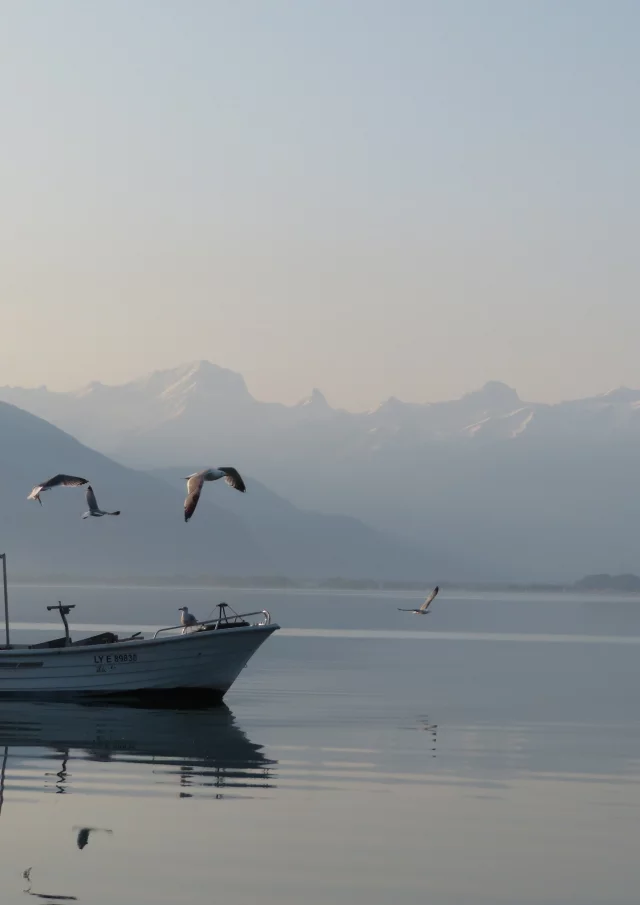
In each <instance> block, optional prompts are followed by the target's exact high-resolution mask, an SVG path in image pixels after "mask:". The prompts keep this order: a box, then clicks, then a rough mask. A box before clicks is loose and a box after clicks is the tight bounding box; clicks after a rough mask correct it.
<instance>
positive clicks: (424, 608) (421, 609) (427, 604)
mask: <svg viewBox="0 0 640 905" xmlns="http://www.w3.org/2000/svg"><path fill="white" fill-rule="evenodd" d="M439 590H440V588H439V587H438V585H436V586H435V588H434V589H433V591H432V592H431V593H430V594H429V596H428V597H427V599H426V600H425V602H424V603H423V604H422V606H419V607H418V609H417V610H406V609H403V608H402V607H400V606H399V607H398V610H399V611H400V612H401V613H415V614H416V616H426V615H427V614H428V612H429V607H430V606H431V602H432V600H434V598H435V597H437V596H438V591H439Z"/></svg>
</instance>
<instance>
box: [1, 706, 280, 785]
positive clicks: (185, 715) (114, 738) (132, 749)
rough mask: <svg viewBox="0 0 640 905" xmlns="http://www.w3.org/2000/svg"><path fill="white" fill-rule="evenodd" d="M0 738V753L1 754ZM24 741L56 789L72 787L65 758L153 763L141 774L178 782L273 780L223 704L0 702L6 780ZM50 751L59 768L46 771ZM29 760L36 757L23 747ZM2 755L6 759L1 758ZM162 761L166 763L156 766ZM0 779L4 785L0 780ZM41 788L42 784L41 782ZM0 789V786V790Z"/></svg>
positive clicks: (271, 765) (260, 752)
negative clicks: (150, 705)
mask: <svg viewBox="0 0 640 905" xmlns="http://www.w3.org/2000/svg"><path fill="white" fill-rule="evenodd" d="M2 746H4V757H2V750H3V749H2ZM25 748H27V749H32V748H41V749H48V751H45V752H43V754H42V757H43V773H42V776H43V779H44V781H45V785H48V784H49V783H48V782H47V781H46V777H47V776H52V775H53V779H54V785H55V787H56V790H57V791H59V792H68V791H73V784H72V783H70V782H69V779H68V771H69V766H68V761H69V760H71V761H73V760H85V761H101V762H109V761H113V762H124V763H131V764H136V765H137V766H142V767H143V770H144V765H152V766H153V767H154V770H152V771H148V770H147V771H144V778H145V779H146V780H148V778H149V777H153V780H152V781H153V782H154V783H162V784H163V785H167V784H169V785H171V784H173V783H172V782H171V779H170V778H171V777H172V776H175V777H176V784H178V785H179V786H181V787H185V786H196V787H197V786H200V787H215V788H229V787H230V788H252V787H256V788H259V787H260V788H265V787H267V788H268V787H271V786H272V784H273V768H274V764H275V762H274V761H272V760H269V759H268V758H267V757H265V755H264V753H263V750H262V746H261V745H257V744H255V743H254V742H251V741H249V739H248V738H247V736H246V735H245V733H244V732H243V731H242V729H240V727H239V726H238V725H237V723H236V721H235V717H234V716H233V714H232V712H231V711H230V710H229V708H228V707H226V706H225V705H218V706H215V707H210V708H189V709H175V708H174V709H157V708H154V709H150V708H145V707H140V706H138V707H131V706H122V705H117V706H116V705H105V704H104V703H100V704H98V703H93V704H79V703H70V702H51V703H45V702H18V701H3V702H1V703H0V758H1V759H2V761H3V762H4V767H5V769H4V770H3V771H2V772H3V773H4V774H5V782H4V785H6V787H7V788H10V785H11V782H10V776H11V761H12V759H13V758H17V759H20V758H22V757H24V756H25V753H26V752H25V750H24V749H25ZM52 755H53V756H54V757H56V758H60V759H61V762H62V763H61V769H60V770H59V771H58V772H55V771H54V773H53V774H51V770H50V766H51V765H50V763H49V761H50V759H51V757H52ZM28 756H29V760H30V763H31V764H32V765H33V764H34V757H33V754H32V753H31V752H28ZM7 762H8V766H7ZM159 767H160V768H162V767H165V768H166V769H164V770H158V768H159ZM0 785H2V784H1V783H0ZM40 788H42V786H40ZM4 791H5V790H4V789H0V793H4Z"/></svg>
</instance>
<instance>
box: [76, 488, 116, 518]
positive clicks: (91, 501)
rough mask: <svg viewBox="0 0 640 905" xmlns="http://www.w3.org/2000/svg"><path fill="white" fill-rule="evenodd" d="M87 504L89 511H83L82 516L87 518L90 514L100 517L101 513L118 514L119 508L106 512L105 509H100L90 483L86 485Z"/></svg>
mask: <svg viewBox="0 0 640 905" xmlns="http://www.w3.org/2000/svg"><path fill="white" fill-rule="evenodd" d="M87 506H88V507H89V511H88V512H85V513H84V514H83V516H82V518H89V517H90V516H94V517H95V518H100V517H101V516H103V515H120V510H119V509H116V511H115V512H106V510H104V509H101V508H100V507H99V506H98V501H97V500H96V495H95V493H94V492H93V487H92V486H91V484H89V486H88V487H87Z"/></svg>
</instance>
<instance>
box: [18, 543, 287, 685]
mask: <svg viewBox="0 0 640 905" xmlns="http://www.w3.org/2000/svg"><path fill="white" fill-rule="evenodd" d="M0 558H2V561H3V579H4V598H5V626H6V644H4V645H2V646H0V696H4V695H21V696H24V697H37V698H43V697H65V696H78V695H89V696H98V695H136V696H138V695H145V694H146V695H148V694H152V693H154V692H155V693H157V694H160V695H161V696H165V695H166V694H169V693H171V692H178V693H182V692H183V691H184V690H189V692H190V694H191V695H194V694H197V693H200V694H202V695H204V696H207V697H212V698H218V699H220V700H221V699H222V698H223V696H224V695H225V693H226V692H227V691H228V690H229V688H230V687H231V685H232V684H233V682H234V681H235V680H236V678H237V677H238V675H239V674H240V672H241V671H242V669H243V668H244V667H245V666H246V665H247V663H248V662H249V660H250V659H251V657H252V656H253V655H254V654H255V652H256V651H257V650H258V648H259V647H260V646H261V645H262V644H263V643H264V642H265V641H266V640H267V638H268V637H269V636H270V635H272V634H273V632H275V631H277V629H278V628H279V626H278V625H275V624H274V623H272V622H271V616H270V614H269V612H268V610H258V611H256V612H252V613H235V612H234V611H233V610H231V608H230V607H229V606H228V605H227V604H224V603H223V604H219V606H218V616H217V618H215V619H209V620H205V621H204V622H199V623H197V624H196V625H195V626H193V627H190V628H188V629H187V630H186V631H184V632H183V628H182V626H181V625H171V626H167V627H166V628H161V629H158V630H157V631H156V632H155V633H154V634H153V635H152V637H149V638H144V637H142V635H141V634H140V633H139V632H137V633H136V634H134V635H131V636H129V637H126V638H123V637H119V636H118V635H117V634H115V633H114V632H102V633H101V634H99V635H93V636H91V637H89V638H82V639H80V640H78V641H73V640H72V639H71V636H70V633H69V626H68V622H67V618H66V617H67V616H68V615H69V613H70V611H71V610H72V609H73V608H74V607H73V606H71V605H64V604H62V603H58V604H57V605H56V606H49V607H47V609H48V610H58V612H59V613H60V616H61V618H62V621H63V623H64V630H65V634H64V637H61V638H54V639H53V640H51V641H43V642H40V643H39V644H11V643H10V635H9V605H8V595H7V572H6V556H5V555H4V554H0ZM256 617H257V618H256ZM251 620H255V621H251Z"/></svg>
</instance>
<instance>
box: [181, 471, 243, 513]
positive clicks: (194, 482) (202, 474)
mask: <svg viewBox="0 0 640 905" xmlns="http://www.w3.org/2000/svg"><path fill="white" fill-rule="evenodd" d="M220 478H224V479H225V481H226V483H227V484H229V485H230V486H231V487H233V488H234V489H235V490H239V491H240V492H241V493H246V490H247V488H246V487H245V484H244V481H243V480H242V478H241V477H240V475H239V473H238V472H237V471H236V469H235V468H231V467H230V466H226V465H225V466H222V465H221V466H220V467H219V468H205V469H204V470H203V471H197V472H196V473H195V474H190V475H188V476H187V478H186V481H187V498H186V500H185V501H184V520H185V522H188V521H189V519H190V518H191V516H192V515H193V513H194V512H195V511H196V506H197V505H198V500H199V499H200V494H201V493H202V485H203V484H204V482H205V481H219V480H220Z"/></svg>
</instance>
